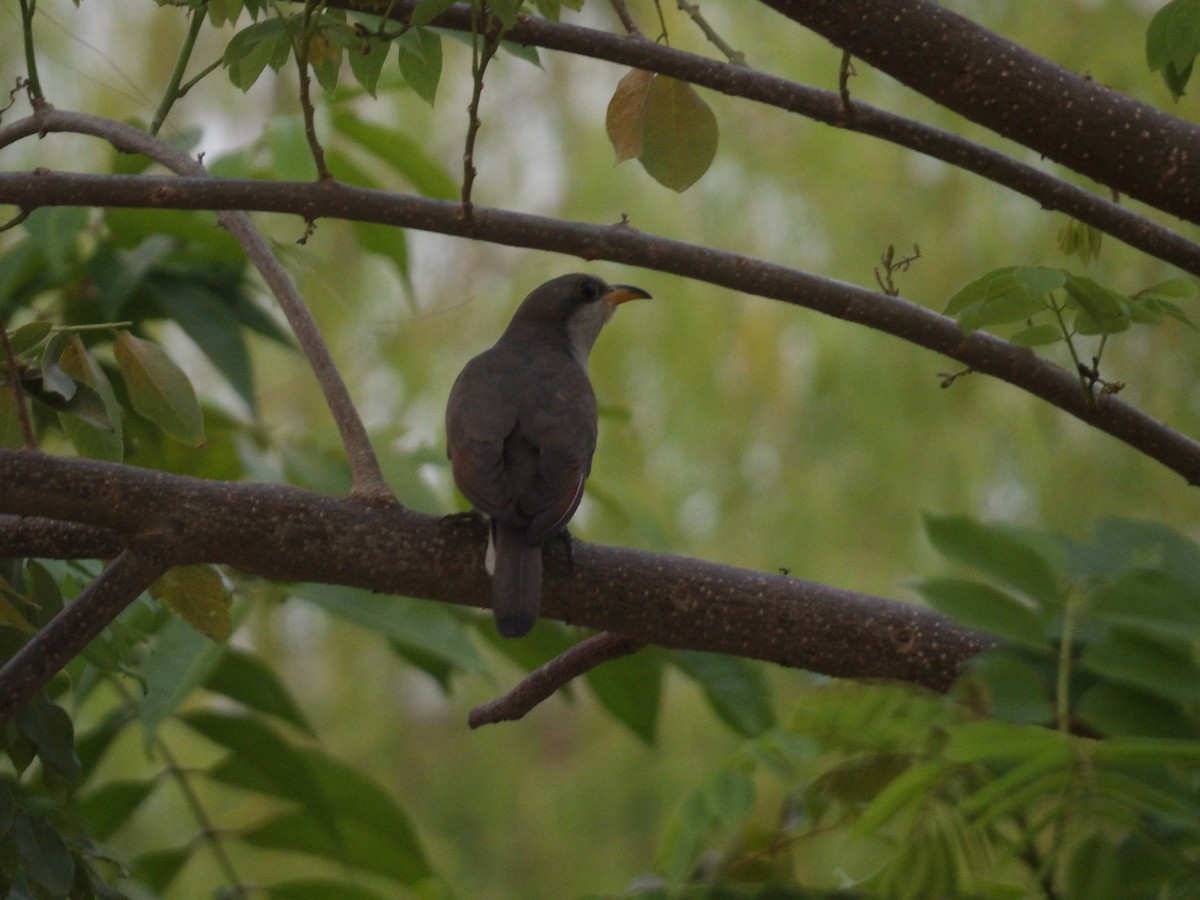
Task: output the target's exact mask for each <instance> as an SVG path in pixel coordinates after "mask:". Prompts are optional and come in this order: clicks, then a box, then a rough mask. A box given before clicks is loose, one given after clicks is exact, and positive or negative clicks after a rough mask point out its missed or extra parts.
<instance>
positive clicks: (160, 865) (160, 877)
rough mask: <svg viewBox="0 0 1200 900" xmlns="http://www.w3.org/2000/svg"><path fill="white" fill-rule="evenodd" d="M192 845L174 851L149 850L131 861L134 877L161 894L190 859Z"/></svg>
mask: <svg viewBox="0 0 1200 900" xmlns="http://www.w3.org/2000/svg"><path fill="white" fill-rule="evenodd" d="M192 849H193V845H189V846H186V847H179V848H178V849H174V850H151V851H150V852H149V853H143V854H142V855H141V856H139V857H137V858H136V859H135V860H134V861H133V865H132V866H131V868H132V869H133V874H134V877H135V878H137V880H138V881H140V882H141V883H142V884H144V885H146V886H147V887H149V888H150V889H151V890H153V891H155V892H157V893H160V894H161V893H163V892H164V891H166V889H167V888H168V887H170V886H171V882H173V881H174V880H175V877H176V876H177V875H178V874H179V873H180V871H181V870H182V869H183V867H184V865H186V864H187V861H188V860H189V859H191V858H192Z"/></svg>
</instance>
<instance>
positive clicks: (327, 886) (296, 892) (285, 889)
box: [262, 878, 385, 900]
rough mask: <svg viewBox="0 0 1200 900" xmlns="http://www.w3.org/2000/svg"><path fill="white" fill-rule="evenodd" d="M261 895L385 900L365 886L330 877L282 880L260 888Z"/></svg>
mask: <svg viewBox="0 0 1200 900" xmlns="http://www.w3.org/2000/svg"><path fill="white" fill-rule="evenodd" d="M262 896H264V897H267V898H269V900H332V898H334V897H336V898H337V900H385V898H384V896H383V895H382V894H377V893H375V892H374V891H371V890H368V889H367V888H364V887H360V886H358V885H356V884H352V883H351V882H349V881H334V880H333V879H330V878H304V879H297V880H295V881H282V882H279V883H277V884H273V885H270V886H268V887H265V888H262Z"/></svg>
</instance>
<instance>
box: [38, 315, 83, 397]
mask: <svg viewBox="0 0 1200 900" xmlns="http://www.w3.org/2000/svg"><path fill="white" fill-rule="evenodd" d="M70 342H71V334H70V332H67V331H60V332H58V333H56V334H55V335H54V337H52V338H51V339H50V341H49V343H47V344H46V347H45V349H44V350H42V372H41V376H42V383H41V390H42V393H43V394H55V395H57V396H59V397H60V398H62V399H63V400H67V401H70V399H71V398H72V397H74V396H75V391H76V389H77V388H76V384H75V379H73V378H71V376H69V375H68V374H67V373H66V372H64V371H63V370H62V367H61V365H60V364H59V360H60V359H61V358H62V354H63V351H64V350H65V349H66V348H67V344H69V343H70Z"/></svg>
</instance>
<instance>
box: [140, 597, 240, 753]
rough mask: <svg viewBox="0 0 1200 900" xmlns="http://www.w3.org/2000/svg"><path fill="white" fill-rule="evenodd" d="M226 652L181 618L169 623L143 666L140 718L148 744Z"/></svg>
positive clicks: (156, 639)
mask: <svg viewBox="0 0 1200 900" xmlns="http://www.w3.org/2000/svg"><path fill="white" fill-rule="evenodd" d="M224 652H225V648H224V645H222V644H217V643H214V642H213V641H210V640H209V639H208V638H206V637H204V635H202V634H200V632H198V631H196V629H194V628H192V627H191V626H190V625H188V624H187V623H186V622H184V621H183V620H182V619H175V618H171V619H168V620H167V623H166V624H165V625H164V626H163V627H162V628H161V629H160V630H159V632H158V634H157V635H155V637H154V643H153V645H152V648H151V651H150V653H149V654H148V655H147V657H146V660H145V662H144V663H143V665H142V674H143V676H144V677H145V679H146V695H145V697H143V698H142V709H141V716H140V718H141V721H142V726H143V729H144V730H145V733H146V741H147V742H149V741H150V740H151V739H153V737H154V735H155V733H156V732H157V730H158V727H159V726H160V725H161V724H162V723H163V722H164V721H166V719H167V718H168V717H170V716H172V715H174V714H175V711H176V710H177V709H178V708H179V705H180V704H181V703H182V702H183V701H184V699H185V698H186V697H187V696H189V695H190V694H191V693H192V691H194V690H195V689H196V688H198V687H199V686H200V685H202V684H203V683H204V682H205V681H206V680H207V679H208V676H209V673H210V672H212V670H213V669H214V668H215V667H216V665H217V663H218V662H219V661H220V659H221V655H222V654H223V653H224Z"/></svg>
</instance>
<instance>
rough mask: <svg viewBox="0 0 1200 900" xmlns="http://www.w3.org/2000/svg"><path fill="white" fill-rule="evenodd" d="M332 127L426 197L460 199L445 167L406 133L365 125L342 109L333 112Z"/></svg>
mask: <svg viewBox="0 0 1200 900" xmlns="http://www.w3.org/2000/svg"><path fill="white" fill-rule="evenodd" d="M333 127H334V128H336V129H337V130H338V131H339V132H340V133H341V134H343V135H345V136H346V137H347V138H349V139H350V140H351V141H353V142H354V143H356V144H358V145H359V146H360V147H362V148H363V149H364V150H366V151H367V152H368V153H371V154H372V155H374V156H375V157H377V158H378V159H380V160H382V161H383V162H385V163H387V164H388V166H390V167H391V168H392V169H394V170H395V171H396V172H398V173H400V174H401V175H403V176H404V178H405V179H406V180H407V181H408V182H409V183H410V184H411V185H412V186H413V187H415V188H416V189H417V190H418V191H420V192H421V194H423V195H424V196H426V197H435V198H439V199H442V200H453V199H455V198H456V197H457V196H458V186H457V184H455V182H454V179H453V178H451V177H450V174H449V173H448V172H447V171H446V169H445V167H444V166H442V165H441V164H440V163H438V162H437V161H435V160H434V159H433V158H432V157H430V156H429V155H428V153H426V151H425V149H424V147H422V146H421V145H420V144H419V143H417V142H416V141H414V140H412V138H410V137H408V136H407V135H405V134H404V133H403V132H401V131H397V130H396V129H394V128H387V127H385V126H383V125H376V124H374V123H370V122H364V121H363V120H362V119H360V118H359V117H358V116H357V115H355V114H354V113H353V112H351V111H350V110H347V109H342V108H339V109H337V110H335V111H334V113H333Z"/></svg>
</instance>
